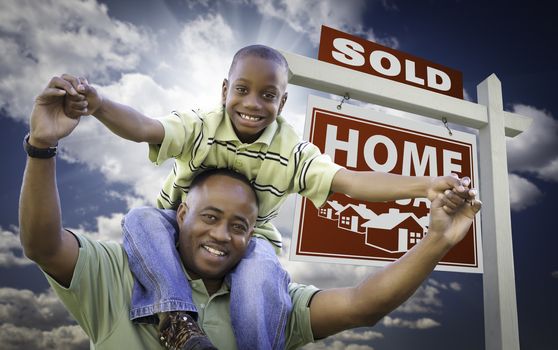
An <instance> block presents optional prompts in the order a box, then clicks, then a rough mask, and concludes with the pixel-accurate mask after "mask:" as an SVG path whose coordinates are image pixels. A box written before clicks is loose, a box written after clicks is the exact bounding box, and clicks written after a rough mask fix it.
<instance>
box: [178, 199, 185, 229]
mask: <svg viewBox="0 0 558 350" xmlns="http://www.w3.org/2000/svg"><path fill="white" fill-rule="evenodd" d="M187 213H188V206H187V205H186V203H185V202H182V203H180V205H179V206H178V209H177V210H176V221H177V222H178V226H179V227H180V226H182V223H183V222H184V218H185V217H186V214H187Z"/></svg>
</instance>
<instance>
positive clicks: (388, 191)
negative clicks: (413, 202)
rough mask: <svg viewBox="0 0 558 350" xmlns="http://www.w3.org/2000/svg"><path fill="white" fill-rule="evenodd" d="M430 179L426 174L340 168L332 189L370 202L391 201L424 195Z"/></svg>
mask: <svg viewBox="0 0 558 350" xmlns="http://www.w3.org/2000/svg"><path fill="white" fill-rule="evenodd" d="M431 181H432V178H431V177H428V176H403V175H396V174H390V173H382V172H372V171H367V172H364V171H351V170H347V169H342V170H340V171H339V172H338V173H337V174H336V175H335V177H334V179H333V184H332V191H333V192H337V193H343V194H346V195H348V196H349V197H351V198H355V199H360V200H366V201H371V202H383V201H393V200H398V199H406V198H422V197H426V196H427V190H428V187H429V186H430V183H431Z"/></svg>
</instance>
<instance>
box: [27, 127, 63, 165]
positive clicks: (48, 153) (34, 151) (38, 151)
mask: <svg viewBox="0 0 558 350" xmlns="http://www.w3.org/2000/svg"><path fill="white" fill-rule="evenodd" d="M29 136H31V135H29V133H27V135H25V137H24V138H23V149H24V150H25V152H27V155H28V156H29V157H31V158H42V159H47V158H52V157H54V156H55V155H56V150H57V149H58V144H57V145H56V146H54V147H48V148H37V147H34V146H32V145H30V144H29Z"/></svg>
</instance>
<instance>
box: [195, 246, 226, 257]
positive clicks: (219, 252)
mask: <svg viewBox="0 0 558 350" xmlns="http://www.w3.org/2000/svg"><path fill="white" fill-rule="evenodd" d="M201 246H202V248H203V249H205V250H206V251H208V252H209V253H210V254H212V255H215V256H225V255H227V252H226V251H224V250H221V249H219V248H217V247H215V246H209V245H207V244H202V245H201Z"/></svg>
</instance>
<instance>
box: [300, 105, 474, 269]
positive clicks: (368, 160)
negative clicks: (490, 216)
mask: <svg viewBox="0 0 558 350" xmlns="http://www.w3.org/2000/svg"><path fill="white" fill-rule="evenodd" d="M338 104H339V102H337V101H332V100H327V99H323V98H319V97H315V96H309V99H308V110H307V116H306V124H305V131H304V138H305V139H306V140H309V141H310V142H312V143H314V144H315V145H316V146H318V147H319V148H320V149H321V151H322V152H324V153H326V154H328V155H330V156H331V158H332V159H333V161H334V162H335V163H337V164H340V165H342V166H344V167H346V168H348V169H352V170H358V171H382V172H388V173H393V174H403V175H411V176H422V175H427V176H439V175H449V174H451V173H456V174H458V175H459V176H460V177H463V176H468V177H470V178H471V180H472V187H478V184H477V182H478V174H477V161H476V157H477V150H476V137H475V135H474V134H468V133H464V132H459V131H453V132H452V135H450V134H449V132H448V129H446V128H445V127H443V126H442V125H441V123H440V125H433V124H430V123H426V122H420V121H417V119H416V118H413V119H409V118H406V117H405V116H396V115H392V114H393V113H395V112H389V113H388V112H381V111H375V110H372V109H371V108H367V109H364V108H359V107H355V106H353V105H350V104H344V105H343V106H342V109H340V110H338V109H337V105H338ZM369 185H370V186H375V184H374V183H370V184H369ZM429 207H430V202H429V201H428V200H427V199H424V198H420V199H413V200H399V201H395V202H379V203H370V202H364V201H359V200H355V199H352V198H349V197H346V196H344V195H341V194H333V195H332V196H330V198H328V200H327V201H326V203H324V204H323V206H322V207H320V208H316V207H314V205H313V204H312V203H311V201H309V200H306V199H304V198H302V197H300V196H298V198H297V203H296V212H295V219H294V220H295V222H294V230H293V239H292V242H291V259H293V260H304V261H319V262H335V263H348V264H358V265H375V266H378V265H385V264H387V263H389V262H391V261H395V260H396V259H397V258H399V257H400V256H401V255H403V254H404V253H405V252H407V251H408V250H409V249H411V248H412V247H413V246H414V245H415V244H417V243H419V242H420V241H421V239H423V238H424V237H425V235H427V234H428V220H429V216H428V213H429ZM480 242H481V231H480V220H478V219H475V222H474V223H473V225H472V226H471V229H470V230H469V232H468V234H467V236H466V237H465V238H464V239H463V240H462V241H461V242H460V243H459V244H458V245H457V246H455V247H454V248H453V249H452V250H451V251H450V252H449V253H448V254H447V255H446V256H445V257H444V258H443V259H442V261H441V262H440V264H439V265H438V267H437V269H438V270H444V271H462V272H482V252H481V243H480Z"/></svg>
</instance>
